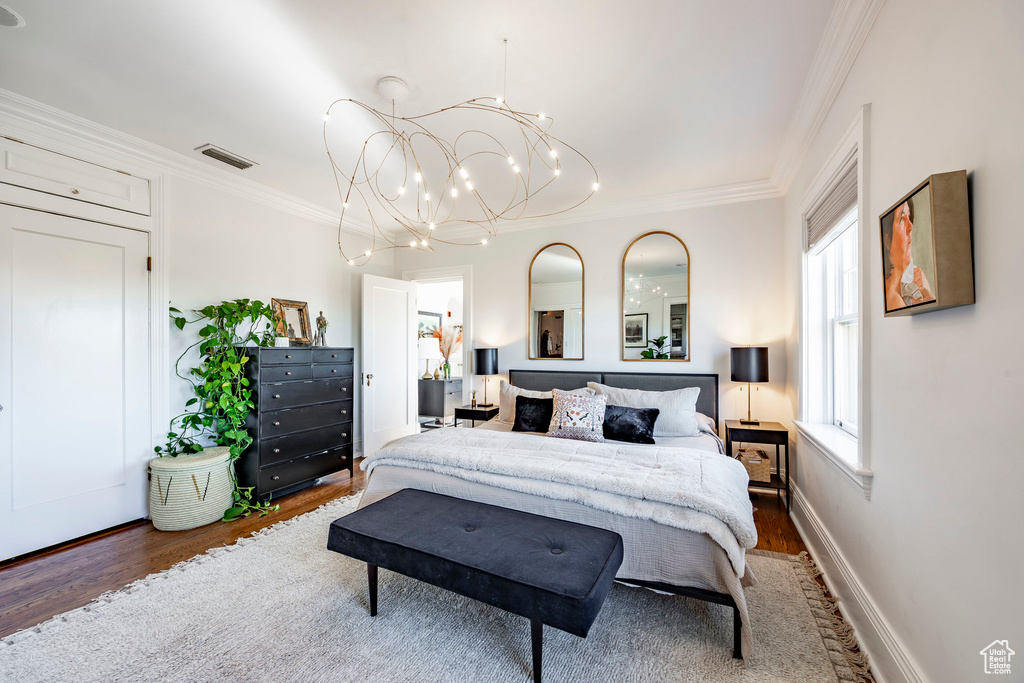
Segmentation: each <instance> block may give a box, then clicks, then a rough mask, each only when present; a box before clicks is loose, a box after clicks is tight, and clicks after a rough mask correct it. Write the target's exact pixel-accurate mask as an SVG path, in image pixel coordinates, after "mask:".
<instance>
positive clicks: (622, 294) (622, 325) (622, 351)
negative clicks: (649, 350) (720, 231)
mask: <svg viewBox="0 0 1024 683" xmlns="http://www.w3.org/2000/svg"><path fill="white" fill-rule="evenodd" d="M651 235H667V236H669V237H671V238H672V239H674V240H675V241H677V242H679V244H680V245H681V246H682V247H683V253H685V254H686V304H687V305H686V358H626V322H625V316H626V313H625V309H626V259H627V258H628V257H629V250H630V249H632V248H633V245H634V244H636V243H637V242H639V241H640V240H642V239H643V238H645V237H649V236H651ZM692 313H693V309H692V308H691V307H690V250H689V249H687V248H686V243H685V242H683V241H682V240H681V239H679V237H678V236H676V235H673V234H672V233H670V232H666V231H664V230H652V231H650V232H645V233H644V234H642V235H640V236H639V237H637V238H636V239H635V240H633V241H632V242H630V243H629V246H628V247H626V251H625V252H624V253H623V254H622V274H621V277H620V278H619V355H620V357H621V358H622V360H624V361H644V362H654V363H668V362H675V363H689V362H690V360H691V359H692V358H693V347H692V346H691V344H690V322H691V321H692V320H693V315H692ZM670 334H671V331H670Z"/></svg>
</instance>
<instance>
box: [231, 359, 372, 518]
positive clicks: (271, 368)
mask: <svg viewBox="0 0 1024 683" xmlns="http://www.w3.org/2000/svg"><path fill="white" fill-rule="evenodd" d="M246 351H247V353H248V354H249V362H248V363H246V365H245V368H246V377H247V378H248V379H249V382H250V388H251V389H252V399H253V403H255V404H256V409H255V410H254V411H253V412H252V413H250V414H249V418H248V419H247V420H246V428H247V429H248V430H249V433H250V434H251V435H252V437H253V442H252V445H250V446H249V448H248V449H246V451H245V453H243V454H242V457H241V458H239V460H238V462H237V463H236V465H235V472H236V474H237V476H238V483H239V485H240V486H243V487H248V486H252V487H254V491H253V498H255V499H258V500H266V498H267V497H268V496H270V495H271V494H273V495H274V496H275V497H276V496H279V495H281V494H284V493H291V492H292V491H297V490H299V489H301V488H305V487H306V486H310V485H311V484H312V483H313V482H314V481H315V480H316V479H317V478H319V477H322V476H324V475H326V474H330V473H331V472H337V471H338V470H340V469H342V468H346V467H347V468H348V471H349V474H350V475H351V474H352V473H353V469H352V419H353V410H352V397H353V392H354V391H355V389H354V387H353V373H352V359H353V350H352V349H350V348H333V347H324V346H317V347H313V348H294V347H288V348H262V347H260V348H255V347H249V348H248V349H246Z"/></svg>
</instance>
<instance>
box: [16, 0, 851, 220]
mask: <svg viewBox="0 0 1024 683" xmlns="http://www.w3.org/2000/svg"><path fill="white" fill-rule="evenodd" d="M4 1H5V3H7V4H8V5H9V6H10V7H11V8H12V9H14V10H15V11H17V12H18V13H19V14H21V15H22V16H23V17H24V19H25V21H26V26H25V27H24V28H19V29H6V28H0V87H3V88H5V89H8V90H11V91H14V92H16V93H18V94H20V95H24V96H26V97H29V98H32V99H35V100H39V101H41V102H43V103H45V104H49V105H51V106H54V107H57V108H58V109H62V110H65V111H68V112H70V113H73V114H76V115H78V116H82V117H84V118H86V119H90V120H92V121H96V122H98V123H101V124H104V125H106V126H109V127H111V128H114V129H117V130H120V131H123V132H126V133H128V134H131V135H134V136H137V137H140V138H143V139H145V140H148V141H151V142H154V143H156V144H158V145H161V146H163V147H166V148H168V149H171V150H174V151H176V152H179V153H182V154H186V155H189V156H193V157H196V158H200V159H203V160H204V161H206V158H205V157H200V156H199V155H198V153H197V152H194V151H193V150H194V148H195V147H197V146H199V145H202V144H204V143H213V144H215V145H218V146H220V147H224V148H226V149H228V150H230V151H232V152H235V153H237V154H240V155H242V156H244V157H247V158H250V159H253V160H255V161H257V162H258V163H259V164H260V165H259V166H257V167H256V168H253V169H250V170H248V171H234V170H233V169H232V170H231V172H232V173H237V174H239V175H241V176H244V177H248V178H251V179H253V180H255V181H257V182H260V183H263V184H265V185H268V186H271V187H273V188H276V189H278V190H281V191H284V192H288V193H290V194H292V195H295V196H297V197H299V198H302V199H305V200H307V201H310V202H314V203H316V204H319V205H321V206H323V207H326V208H328V209H331V210H335V211H336V210H338V209H339V208H340V207H339V199H338V198H337V194H336V189H335V186H334V180H333V176H332V174H331V171H330V166H329V164H328V162H327V160H326V156H325V154H324V151H323V128H322V126H323V123H322V118H323V112H324V110H325V109H326V107H327V105H328V104H329V103H330V102H331V101H332V100H334V99H336V98H339V97H353V98H355V99H358V100H362V101H365V102H367V103H369V104H373V105H375V106H378V107H380V108H385V107H386V106H387V105H385V103H383V102H380V101H379V100H378V99H377V95H376V92H375V84H376V82H377V80H378V79H379V78H380V77H382V76H385V75H397V76H400V77H402V78H404V79H405V80H406V81H407V82H408V83H409V84H410V86H411V93H410V97H409V99H408V101H407V102H405V104H404V105H402V109H400V110H399V114H416V113H422V112H425V111H428V110H432V109H436V108H439V107H442V106H445V105H447V104H452V103H455V102H459V101H463V100H466V99H469V98H472V97H478V96H493V95H497V94H500V93H501V89H502V59H503V47H502V38H505V37H508V39H509V50H508V85H507V98H508V100H509V102H510V103H511V104H512V105H513V106H514V107H515V108H517V109H521V110H525V111H542V112H545V113H547V114H549V115H551V116H552V117H553V118H554V125H553V127H552V128H551V131H550V132H551V133H553V134H554V135H556V136H558V137H560V138H562V139H563V140H565V141H566V142H567V143H569V144H571V145H573V146H574V147H576V148H577V149H579V150H580V151H582V152H583V153H584V154H585V155H586V156H587V157H588V158H589V159H590V160H591V161H592V162H593V163H594V165H595V166H596V167H597V170H598V172H599V173H600V177H601V189H600V192H599V193H598V195H596V196H595V198H594V199H592V200H591V202H592V203H595V204H610V203H614V202H618V201H623V200H627V199H635V198H637V197H642V196H648V195H661V194H669V193H675V192H684V191H689V190H694V189H699V188H706V187H713V186H718V185H726V184H732V183H742V182H746V181H753V180H758V179H764V178H767V177H768V176H769V175H770V173H771V171H772V168H773V165H774V164H775V162H776V159H777V158H778V156H779V151H780V148H781V146H782V141H783V137H784V134H785V132H786V127H787V124H788V123H789V120H790V118H791V116H792V115H793V110H794V107H795V105H796V102H797V99H798V96H799V94H800V91H801V88H802V86H803V83H804V80H805V78H806V76H807V73H808V70H809V69H810V67H811V60H812V57H813V55H814V53H815V49H816V48H817V45H818V42H819V40H820V38H821V35H822V32H823V29H824V27H825V24H826V20H827V19H828V15H829V12H830V11H831V9H832V5H833V1H832V0H775V1H773V2H764V0H719V1H715V2H710V1H708V0H641V1H640V2H632V3H623V2H621V1H619V0H571V1H570V0H562V1H560V2H552V1H551V0H546V1H545V0H516V1H514V2H480V1H479V0H447V1H446V2H443V3H441V2H414V1H412V0H407V1H397V0H387V1H378V2H358V3H356V2H347V1H346V2H324V1H322V0H290V1H288V2H285V0H218V1H216V2H210V1H209V0H173V1H172V0H161V1H157V0H152V1H147V2H124V1H123V0H91V1H90V2H81V0H45V1H43V0H4ZM359 142H360V143H361V139H360V140H359ZM353 149H355V148H354V147H353ZM208 163H210V164H211V165H215V166H216V167H218V168H223V169H228V168H229V167H227V166H223V165H221V164H219V163H218V162H215V161H212V160H209V161H208Z"/></svg>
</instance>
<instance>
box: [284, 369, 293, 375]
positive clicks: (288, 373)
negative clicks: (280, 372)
mask: <svg viewBox="0 0 1024 683" xmlns="http://www.w3.org/2000/svg"><path fill="white" fill-rule="evenodd" d="M284 374H286V375H290V374H292V371H291V370H289V371H288V372H286V373H284Z"/></svg>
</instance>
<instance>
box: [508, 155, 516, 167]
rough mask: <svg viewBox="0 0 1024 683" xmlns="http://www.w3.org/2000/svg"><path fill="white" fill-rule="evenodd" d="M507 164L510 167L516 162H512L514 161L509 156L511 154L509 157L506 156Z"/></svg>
mask: <svg viewBox="0 0 1024 683" xmlns="http://www.w3.org/2000/svg"><path fill="white" fill-rule="evenodd" d="M508 163H509V165H512V164H514V163H516V162H515V161H514V160H513V159H512V155H511V154H510V155H509V156H508Z"/></svg>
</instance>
